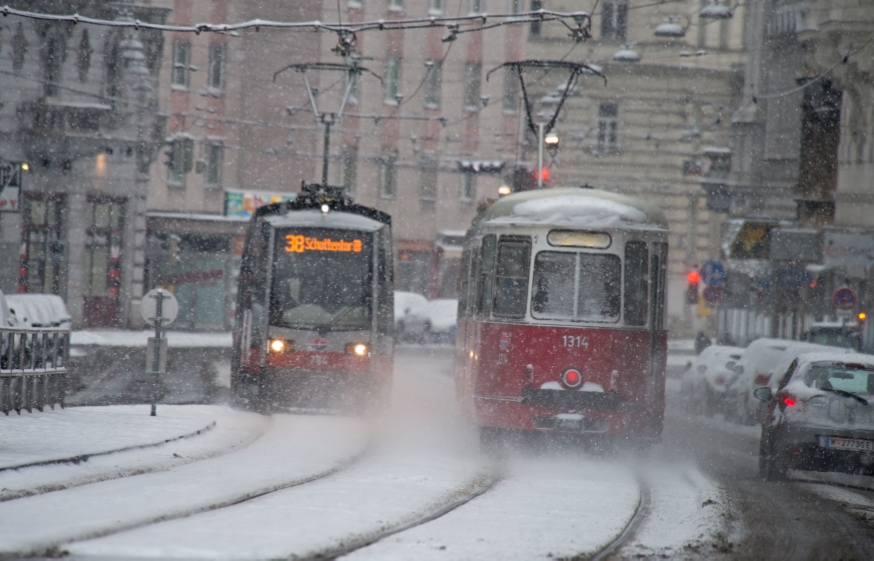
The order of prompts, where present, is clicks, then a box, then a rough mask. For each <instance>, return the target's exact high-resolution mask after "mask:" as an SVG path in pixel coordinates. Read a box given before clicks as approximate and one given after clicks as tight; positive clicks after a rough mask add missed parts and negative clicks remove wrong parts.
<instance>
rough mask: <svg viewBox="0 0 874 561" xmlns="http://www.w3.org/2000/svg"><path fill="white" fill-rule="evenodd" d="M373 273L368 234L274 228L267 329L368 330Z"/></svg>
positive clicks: (324, 229)
mask: <svg viewBox="0 0 874 561" xmlns="http://www.w3.org/2000/svg"><path fill="white" fill-rule="evenodd" d="M372 271H373V254H372V244H371V234H365V233H362V232H355V231H349V230H334V229H327V228H318V229H306V230H278V231H277V232H276V246H275V250H274V258H273V282H272V286H271V290H270V325H275V326H279V327H291V328H304V329H319V330H336V331H348V330H353V329H368V328H369V327H370V321H371V308H372V299H373V284H372V282H373V281H372V279H373V274H372Z"/></svg>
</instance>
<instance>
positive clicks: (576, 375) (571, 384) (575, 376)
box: [561, 368, 583, 388]
mask: <svg viewBox="0 0 874 561" xmlns="http://www.w3.org/2000/svg"><path fill="white" fill-rule="evenodd" d="M582 383H583V375H582V373H580V371H579V370H577V369H576V368H568V369H567V370H565V371H564V372H563V373H562V375H561V384H562V385H563V386H564V387H566V388H578V387H580V385H582Z"/></svg>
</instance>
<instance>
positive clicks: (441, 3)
mask: <svg viewBox="0 0 874 561" xmlns="http://www.w3.org/2000/svg"><path fill="white" fill-rule="evenodd" d="M445 6H446V0H428V12H429V13H432V14H442V13H443V10H444V8H445Z"/></svg>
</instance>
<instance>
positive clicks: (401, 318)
mask: <svg viewBox="0 0 874 561" xmlns="http://www.w3.org/2000/svg"><path fill="white" fill-rule="evenodd" d="M394 296H395V337H397V339H398V340H399V341H422V340H423V339H424V337H425V325H426V323H427V322H428V299H427V298H425V297H424V296H422V295H421V294H416V293H415V292H402V291H396V292H395V295H394Z"/></svg>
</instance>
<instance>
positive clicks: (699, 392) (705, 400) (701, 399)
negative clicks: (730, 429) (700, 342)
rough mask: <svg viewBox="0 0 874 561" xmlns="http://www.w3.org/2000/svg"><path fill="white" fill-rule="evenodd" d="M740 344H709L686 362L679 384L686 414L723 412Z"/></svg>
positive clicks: (740, 352) (733, 377)
mask: <svg viewBox="0 0 874 561" xmlns="http://www.w3.org/2000/svg"><path fill="white" fill-rule="evenodd" d="M743 352H744V349H742V348H741V347H727V346H722V345H710V346H709V347H707V348H706V349H704V350H703V351H701V354H700V355H698V356H697V357H695V359H694V360H692V362H691V363H690V364H689V368H688V369H687V370H686V372H685V373H684V374H683V378H682V382H681V385H680V397H681V399H682V402H683V406H684V407H683V408H684V409H685V410H686V411H689V412H690V413H698V414H706V415H713V414H714V413H724V412H725V396H726V391H727V389H728V386H729V385H731V383H732V382H734V380H735V378H737V376H738V372H739V368H737V364H738V362H739V361H740V359H741V357H742V356H743Z"/></svg>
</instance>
